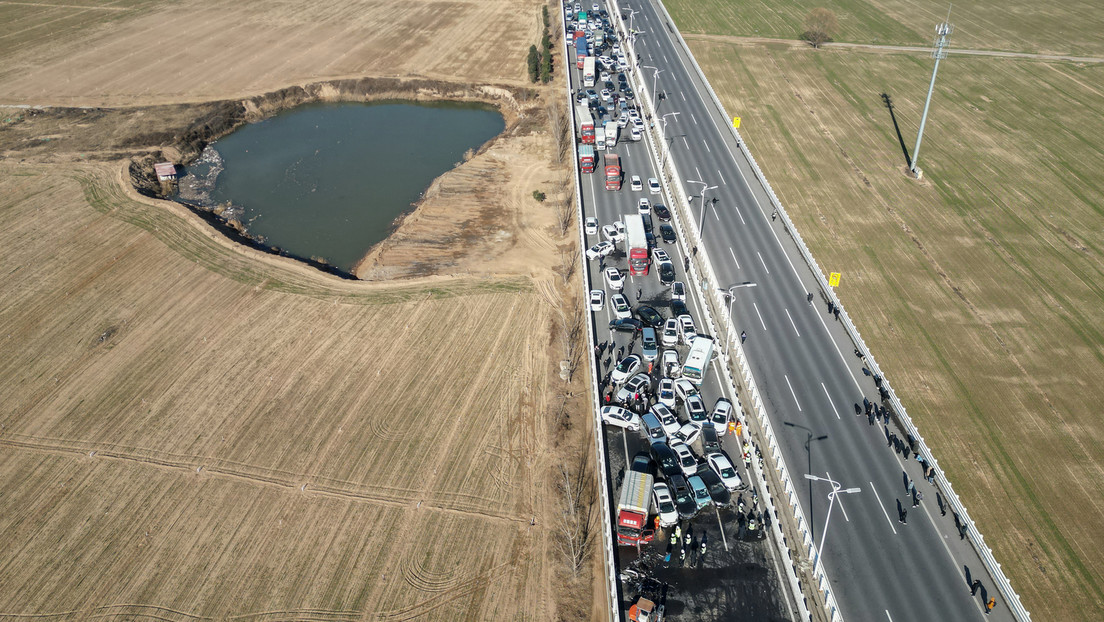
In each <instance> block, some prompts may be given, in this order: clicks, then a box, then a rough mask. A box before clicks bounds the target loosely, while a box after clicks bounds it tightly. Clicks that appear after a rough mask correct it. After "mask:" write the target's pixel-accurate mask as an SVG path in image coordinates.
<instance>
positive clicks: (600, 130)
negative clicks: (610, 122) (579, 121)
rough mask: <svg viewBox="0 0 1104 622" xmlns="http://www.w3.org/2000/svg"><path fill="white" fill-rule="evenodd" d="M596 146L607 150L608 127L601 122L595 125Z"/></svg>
mask: <svg viewBox="0 0 1104 622" xmlns="http://www.w3.org/2000/svg"><path fill="white" fill-rule="evenodd" d="M594 148H595V149H601V150H605V148H606V128H605V126H603V125H602V124H601V123H599V124H597V125H595V126H594Z"/></svg>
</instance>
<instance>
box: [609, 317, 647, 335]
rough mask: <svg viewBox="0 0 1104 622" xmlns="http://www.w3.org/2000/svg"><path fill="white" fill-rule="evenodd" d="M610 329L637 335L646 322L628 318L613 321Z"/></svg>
mask: <svg viewBox="0 0 1104 622" xmlns="http://www.w3.org/2000/svg"><path fill="white" fill-rule="evenodd" d="M609 328H610V330H617V331H621V332H624V333H635V332H637V331H639V330H641V329H643V328H644V322H641V321H640V320H637V319H634V318H631V317H626V318H621V319H619V320H613V321H612V322H610V323H609Z"/></svg>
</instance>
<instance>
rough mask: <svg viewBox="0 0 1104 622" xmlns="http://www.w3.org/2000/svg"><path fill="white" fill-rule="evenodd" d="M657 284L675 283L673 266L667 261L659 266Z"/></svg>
mask: <svg viewBox="0 0 1104 622" xmlns="http://www.w3.org/2000/svg"><path fill="white" fill-rule="evenodd" d="M659 282H660V283H662V284H664V285H670V284H671V283H674V282H675V265H674V264H673V263H671V262H669V261H664V262H663V263H661V264H659Z"/></svg>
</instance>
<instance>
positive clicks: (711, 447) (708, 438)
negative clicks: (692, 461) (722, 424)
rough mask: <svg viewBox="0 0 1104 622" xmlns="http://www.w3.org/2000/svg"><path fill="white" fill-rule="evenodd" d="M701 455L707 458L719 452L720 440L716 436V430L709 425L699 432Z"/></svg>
mask: <svg viewBox="0 0 1104 622" xmlns="http://www.w3.org/2000/svg"><path fill="white" fill-rule="evenodd" d="M701 444H702V454H703V455H706V456H708V455H709V454H715V453H720V452H721V439H720V437H718V436H717V429H716V428H714V427H713V426H711V425H703V426H702V431H701Z"/></svg>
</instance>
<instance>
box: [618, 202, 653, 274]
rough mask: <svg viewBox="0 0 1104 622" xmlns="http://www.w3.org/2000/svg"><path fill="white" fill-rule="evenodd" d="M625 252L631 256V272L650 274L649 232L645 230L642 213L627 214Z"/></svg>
mask: <svg viewBox="0 0 1104 622" xmlns="http://www.w3.org/2000/svg"><path fill="white" fill-rule="evenodd" d="M624 218H625V252H626V254H628V256H629V274H631V275H633V276H644V275H647V274H648V265H649V262H650V260H649V253H648V234H647V232H646V231H644V217H643V216H641V215H640V214H626V215H625V217H624Z"/></svg>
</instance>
